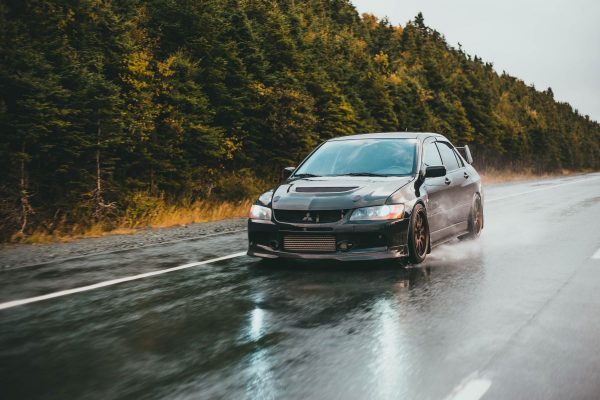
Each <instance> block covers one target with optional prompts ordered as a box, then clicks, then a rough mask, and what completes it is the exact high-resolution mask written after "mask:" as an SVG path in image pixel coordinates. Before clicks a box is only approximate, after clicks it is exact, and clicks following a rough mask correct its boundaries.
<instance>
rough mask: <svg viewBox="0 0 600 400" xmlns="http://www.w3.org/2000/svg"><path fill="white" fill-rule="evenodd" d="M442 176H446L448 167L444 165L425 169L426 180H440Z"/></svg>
mask: <svg viewBox="0 0 600 400" xmlns="http://www.w3.org/2000/svg"><path fill="white" fill-rule="evenodd" d="M440 176H446V167H444V166H443V165H437V166H432V167H427V168H426V169H425V178H439V177H440Z"/></svg>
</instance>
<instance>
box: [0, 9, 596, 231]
mask: <svg viewBox="0 0 600 400" xmlns="http://www.w3.org/2000/svg"><path fill="white" fill-rule="evenodd" d="M406 130H408V131H434V132H439V133H443V134H445V135H446V136H448V138H450V139H451V140H452V141H453V142H454V143H456V144H457V145H462V144H469V145H470V146H471V147H472V150H473V153H474V156H475V158H476V166H477V167H478V168H479V169H481V170H488V171H492V170H499V171H511V174H513V173H528V172H527V171H530V172H529V173H531V174H535V175H539V174H555V173H560V171H562V170H564V169H568V170H573V171H579V170H583V169H589V170H597V169H598V168H600V125H599V124H598V123H597V122H595V121H593V120H591V119H590V118H589V117H588V116H584V115H581V114H580V113H579V112H578V111H577V110H575V109H573V108H572V107H571V106H570V105H569V104H567V103H562V102H558V101H556V100H555V99H554V94H553V92H552V89H551V88H544V89H543V90H539V89H537V88H535V87H532V86H528V85H526V84H525V83H524V82H522V81H521V80H519V79H517V78H515V77H512V76H510V75H508V74H506V73H504V72H502V73H499V72H497V71H495V70H494V68H493V65H492V64H491V63H488V62H485V61H483V60H482V59H481V58H479V57H478V56H476V55H469V54H466V53H465V52H464V51H463V50H462V49H461V48H460V47H458V48H454V47H452V46H450V45H449V44H448V43H447V42H446V41H445V39H444V37H443V35H442V34H441V33H439V32H437V31H435V30H433V29H431V28H429V27H427V26H426V24H425V22H424V19H423V16H422V15H420V14H419V15H418V16H416V18H415V19H414V21H412V22H410V23H409V24H407V25H406V26H393V25H391V24H390V23H388V21H386V20H378V19H377V18H375V17H374V16H371V15H363V16H359V15H358V13H357V12H356V10H355V8H354V7H353V6H352V5H351V3H350V2H349V1H347V0H332V1H321V0H309V1H303V2H299V1H296V2H295V1H287V0H286V1H284V0H276V1H271V0H269V1H266V0H258V1H251V2H250V1H240V0H205V1H200V2H173V1H170V0H152V1H141V0H127V1H119V2H105V1H95V0H86V1H53V0H39V1H23V2H21V1H5V2H1V3H0V135H1V142H0V224H1V225H0V240H1V241H7V240H12V241H43V240H54V239H58V238H64V237H77V236H79V235H90V234H94V235H99V234H103V233H104V232H115V231H117V232H119V231H127V230H129V229H137V228H139V227H143V226H167V225H173V224H182V223H189V222H194V221H204V220H211V219H219V218H225V217H234V216H242V215H245V214H246V212H247V202H248V199H250V198H253V197H254V196H255V195H256V194H257V193H259V192H260V191H261V190H262V189H264V188H267V187H269V186H271V185H272V184H273V183H274V182H276V180H277V179H278V176H279V174H280V170H281V168H282V167H284V166H289V165H295V164H297V162H298V161H299V160H300V159H302V158H303V157H304V156H305V155H306V154H307V153H308V152H309V151H310V150H311V149H312V148H313V147H314V146H315V145H316V144H318V143H319V142H320V141H322V140H326V139H329V138H331V137H335V136H341V135H347V134H353V133H361V132H376V131H406Z"/></svg>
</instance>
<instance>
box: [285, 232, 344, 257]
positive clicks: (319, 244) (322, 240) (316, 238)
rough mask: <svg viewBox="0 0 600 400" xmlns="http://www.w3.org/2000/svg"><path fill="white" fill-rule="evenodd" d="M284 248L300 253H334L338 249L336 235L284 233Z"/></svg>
mask: <svg viewBox="0 0 600 400" xmlns="http://www.w3.org/2000/svg"><path fill="white" fill-rule="evenodd" d="M283 249H284V250H285V251H291V252H298V253H332V252H335V249H336V244H335V236H333V235H284V236H283Z"/></svg>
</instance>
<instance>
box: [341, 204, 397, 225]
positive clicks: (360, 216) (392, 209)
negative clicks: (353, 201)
mask: <svg viewBox="0 0 600 400" xmlns="http://www.w3.org/2000/svg"><path fill="white" fill-rule="evenodd" d="M403 214H404V204H390V205H385V206H376V207H364V208H357V209H356V210H354V212H353V213H352V215H351V216H350V221H372V220H385V219H399V218H402V215H403Z"/></svg>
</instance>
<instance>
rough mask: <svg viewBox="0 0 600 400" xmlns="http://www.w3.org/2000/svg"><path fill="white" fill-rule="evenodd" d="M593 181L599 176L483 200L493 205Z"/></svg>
mask: <svg viewBox="0 0 600 400" xmlns="http://www.w3.org/2000/svg"><path fill="white" fill-rule="evenodd" d="M594 179H600V177H599V176H594V177H592V178H585V179H578V180H576V181H570V182H564V183H559V184H557V185H552V186H545V187H541V188H537V189H533V190H528V191H526V192H521V193H513V194H509V195H506V196H501V197H496V198H494V199H489V200H485V202H486V203H493V202H494V201H499V200H504V199H509V198H511V197H517V196H523V195H525V194H529V193H535V192H541V191H542V190H549V189H554V188H557V187H560V186H566V185H572V184H575V183H581V182H588V181H591V180H594Z"/></svg>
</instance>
